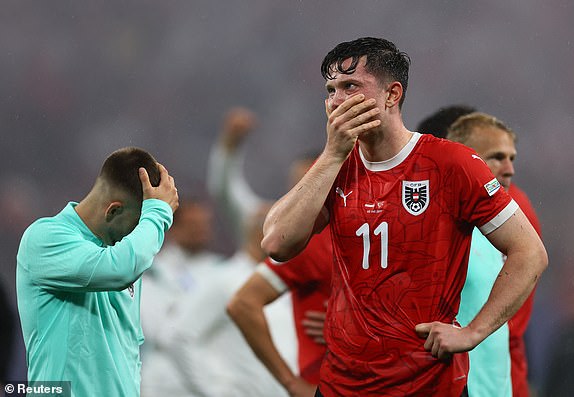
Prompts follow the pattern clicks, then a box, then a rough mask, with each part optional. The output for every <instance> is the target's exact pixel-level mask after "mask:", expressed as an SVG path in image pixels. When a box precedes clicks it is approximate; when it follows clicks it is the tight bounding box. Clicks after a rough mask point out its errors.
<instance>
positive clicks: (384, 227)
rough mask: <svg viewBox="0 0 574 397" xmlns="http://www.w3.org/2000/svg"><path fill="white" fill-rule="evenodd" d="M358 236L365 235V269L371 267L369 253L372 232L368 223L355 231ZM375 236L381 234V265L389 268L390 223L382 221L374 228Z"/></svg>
mask: <svg viewBox="0 0 574 397" xmlns="http://www.w3.org/2000/svg"><path fill="white" fill-rule="evenodd" d="M355 234H356V235H357V236H358V237H363V269H368V268H369V253H370V251H371V233H370V227H369V224H368V223H366V222H365V223H363V224H362V225H361V226H360V227H359V228H358V229H357V231H356V232H355ZM373 234H374V235H375V236H378V235H380V236H381V237H380V239H381V267H382V268H383V269H386V268H387V255H388V250H387V247H388V245H389V224H388V223H387V222H382V223H381V224H380V225H379V226H377V227H376V229H375V230H373Z"/></svg>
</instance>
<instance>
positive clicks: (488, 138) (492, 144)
mask: <svg viewBox="0 0 574 397" xmlns="http://www.w3.org/2000/svg"><path fill="white" fill-rule="evenodd" d="M467 146H470V147H471V148H473V149H474V150H476V152H477V153H478V155H479V156H480V157H482V159H483V160H484V161H485V162H486V164H487V165H488V168H490V171H492V173H493V174H494V176H495V177H496V179H498V182H500V184H501V185H502V186H503V187H504V188H505V189H508V188H509V187H510V182H511V180H512V177H513V176H514V164H513V163H514V159H515V158H516V147H515V145H514V140H513V139H512V136H511V135H510V134H509V133H508V132H506V131H504V130H501V129H499V128H496V127H479V128H477V129H476V130H475V131H474V132H473V134H472V135H471V137H470V140H469V142H468V143H467Z"/></svg>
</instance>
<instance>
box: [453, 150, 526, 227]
mask: <svg viewBox="0 0 574 397" xmlns="http://www.w3.org/2000/svg"><path fill="white" fill-rule="evenodd" d="M458 146H460V147H459V149H460V150H453V152H452V155H451V159H452V161H453V162H454V167H455V168H456V173H455V175H456V176H455V182H454V183H456V185H457V189H458V191H459V192H460V203H459V215H460V218H461V219H463V220H465V221H466V222H468V223H470V224H473V225H476V226H478V227H479V229H480V230H481V231H482V233H483V234H488V233H490V232H492V231H494V230H496V229H497V228H498V227H499V226H500V225H502V224H503V223H504V222H505V221H506V220H507V219H508V218H509V217H510V216H511V215H512V214H513V213H514V212H515V211H516V209H517V208H518V206H517V204H516V203H515V202H514V201H513V200H512V199H511V198H510V196H509V195H508V194H507V193H506V192H505V191H504V189H503V188H502V186H501V185H500V183H499V182H498V180H497V179H496V178H495V177H494V175H492V172H491V171H490V169H489V168H488V166H487V165H486V163H485V162H484V161H483V160H482V159H481V158H480V157H479V156H478V155H477V154H476V152H474V151H473V150H472V149H470V148H468V147H466V146H464V145H458Z"/></svg>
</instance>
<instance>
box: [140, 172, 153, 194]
mask: <svg viewBox="0 0 574 397" xmlns="http://www.w3.org/2000/svg"><path fill="white" fill-rule="evenodd" d="M138 172H139V176H140V181H141V183H142V189H143V190H144V191H146V190H148V189H151V183H150V181H149V175H148V173H147V170H146V169H145V168H144V167H140V168H139V170H138Z"/></svg>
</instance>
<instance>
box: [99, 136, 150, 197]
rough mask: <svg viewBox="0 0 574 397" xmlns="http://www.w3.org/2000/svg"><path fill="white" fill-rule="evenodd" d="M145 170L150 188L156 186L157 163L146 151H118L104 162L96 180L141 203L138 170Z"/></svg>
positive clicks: (132, 149) (141, 193) (133, 149)
mask: <svg viewBox="0 0 574 397" xmlns="http://www.w3.org/2000/svg"><path fill="white" fill-rule="evenodd" d="M140 167H143V168H145V169H146V171H147V173H148V175H149V180H150V183H151V184H152V186H158V185H159V181H160V173H159V167H158V164H157V161H156V160H155V159H154V158H153V156H152V155H151V154H149V153H148V152H147V151H145V150H143V149H140V148H136V147H125V148H122V149H118V150H116V151H115V152H113V153H112V154H110V155H109V156H108V158H107V159H106V160H105V161H104V164H103V166H102V170H101V171H100V175H99V177H98V178H100V179H102V180H104V181H105V182H107V183H109V184H110V185H111V186H113V187H114V188H116V189H120V190H123V191H124V192H126V193H127V194H129V195H130V196H131V197H133V198H135V199H136V200H137V201H138V202H142V201H143V191H142V185H141V181H140V178H139V171H138V170H139V168H140Z"/></svg>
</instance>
